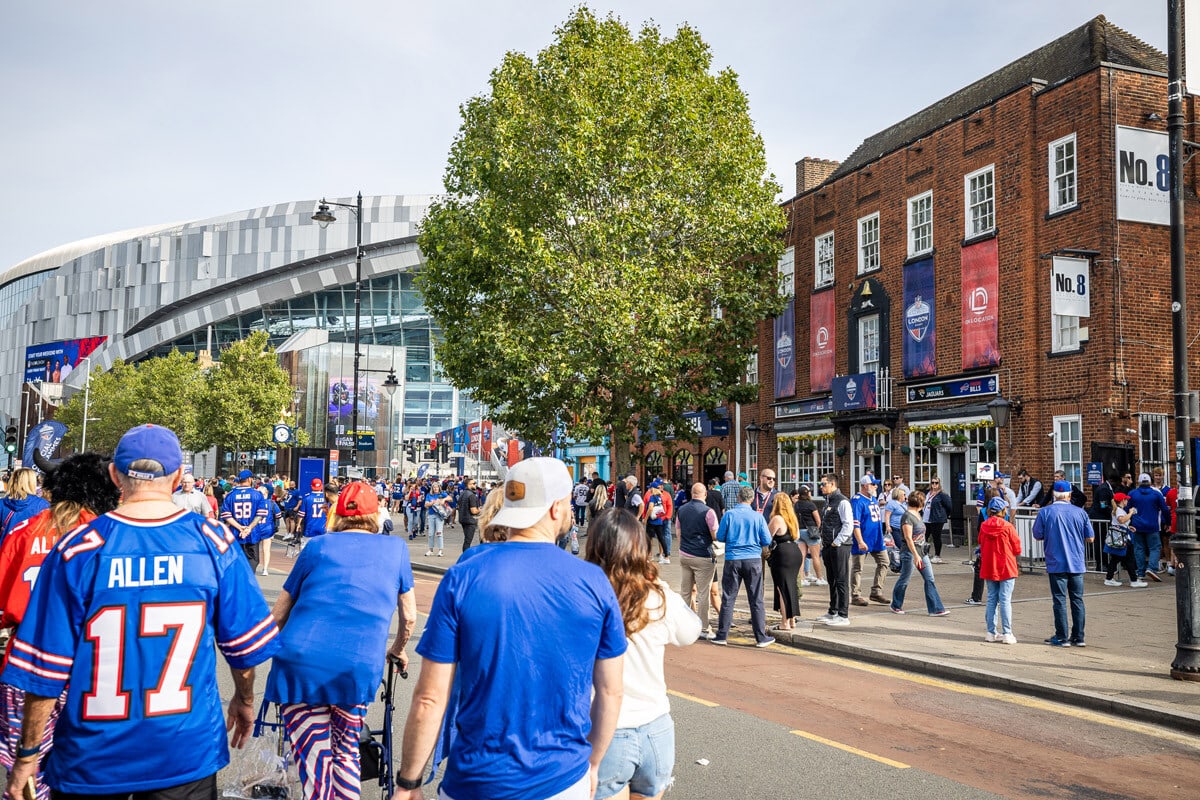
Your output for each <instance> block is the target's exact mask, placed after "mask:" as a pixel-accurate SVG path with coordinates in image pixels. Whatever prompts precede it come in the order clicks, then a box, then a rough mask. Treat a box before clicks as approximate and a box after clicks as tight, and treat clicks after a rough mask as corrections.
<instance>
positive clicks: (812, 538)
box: [797, 528, 821, 545]
mask: <svg viewBox="0 0 1200 800" xmlns="http://www.w3.org/2000/svg"><path fill="white" fill-rule="evenodd" d="M797 532H798V533H799V534H800V541H802V542H804V543H805V544H807V545H814V544H820V543H821V532H820V531H810V530H809V529H808V528H801V529H800V530H799V531H797Z"/></svg>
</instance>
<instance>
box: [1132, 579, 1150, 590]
mask: <svg viewBox="0 0 1200 800" xmlns="http://www.w3.org/2000/svg"><path fill="white" fill-rule="evenodd" d="M1149 585H1150V584H1148V583H1146V582H1145V581H1142V580H1137V581H1130V582H1129V588H1130V589H1145V588H1146V587H1147V586H1149Z"/></svg>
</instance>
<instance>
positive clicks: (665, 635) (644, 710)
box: [617, 580, 700, 728]
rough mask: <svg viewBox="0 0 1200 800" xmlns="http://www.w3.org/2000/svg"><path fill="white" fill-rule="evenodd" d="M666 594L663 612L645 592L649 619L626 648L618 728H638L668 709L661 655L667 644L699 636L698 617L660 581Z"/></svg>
mask: <svg viewBox="0 0 1200 800" xmlns="http://www.w3.org/2000/svg"><path fill="white" fill-rule="evenodd" d="M659 585H660V586H662V590H663V594H664V595H665V596H666V598H667V605H666V611H665V613H664V611H663V607H662V603H661V601H660V600H659V597H658V594H657V593H656V592H650V594H649V595H647V596H646V606H647V607H648V608H649V609H650V622H649V623H647V625H646V627H644V628H642V629H641V630H640V631H638V632H637V633H635V634H634V635H633V636H630V637H629V647H628V649H627V650H626V651H625V697H624V699H623V700H622V702H621V713H620V715H619V716H618V717H617V727H618V728H637V727H639V726H641V725H645V724H646V723H648V722H653V721H654V720H656V719H658V718H659V717H661V716H662V715H663V714H666V713H669V712H670V710H671V703H670V701H668V700H667V681H666V678H665V677H664V676H663V655H664V651H665V650H666V648H667V645H669V644H673V645H675V646H676V647H686V646H688V645H689V644H691V643H692V642H694V641H696V639H697V638H699V636H700V618H699V617H698V616H696V614H695V612H693V611H692V610H691V609H690V608H688V606H687V603H685V602H684V601H683V598H682V597H680V596H679V594H678V593H677V592H674V591H672V590H671V587H670V586H668V585H667V584H666V583H665V582H663V581H661V580H660V581H659Z"/></svg>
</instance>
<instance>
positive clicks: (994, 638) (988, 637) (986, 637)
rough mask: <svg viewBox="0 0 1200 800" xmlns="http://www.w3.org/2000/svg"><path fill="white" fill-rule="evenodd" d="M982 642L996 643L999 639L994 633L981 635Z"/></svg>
mask: <svg viewBox="0 0 1200 800" xmlns="http://www.w3.org/2000/svg"><path fill="white" fill-rule="evenodd" d="M983 640H984V641H985V642H998V641H1000V637H999V636H997V635H996V634H994V633H985V634H984V635H983Z"/></svg>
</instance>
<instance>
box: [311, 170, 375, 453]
mask: <svg viewBox="0 0 1200 800" xmlns="http://www.w3.org/2000/svg"><path fill="white" fill-rule="evenodd" d="M330 206H338V207H340V208H348V209H350V210H351V211H352V212H353V213H354V217H355V220H356V221H357V223H358V224H357V226H356V228H355V237H354V377H353V379H352V380H353V381H354V388H353V390H352V393H351V406H350V427H351V429H352V430H351V432H350V466H351V467H355V468H357V467H358V360H359V358H360V357H361V355H362V354H361V353H359V351H358V345H359V339H360V338H361V336H362V220H363V214H362V192H359V193H358V201H357V202H356V203H355V204H354V205H351V204H349V203H331V202H329V201H327V200H326V199H325V198H324V197H322V198H321V202H320V203H319V204H318V205H317V213H315V214H313V215H312V218H313V220H314V221H315V222H317V223H318V224H319V225H320V226H321V227H322V228H325V227H327V226H328V225H329V223H331V222H335V221H337V217H335V216H334V215H333V212H332V211H330V210H329V207H330Z"/></svg>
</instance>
